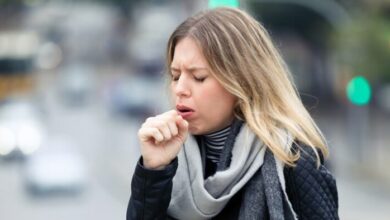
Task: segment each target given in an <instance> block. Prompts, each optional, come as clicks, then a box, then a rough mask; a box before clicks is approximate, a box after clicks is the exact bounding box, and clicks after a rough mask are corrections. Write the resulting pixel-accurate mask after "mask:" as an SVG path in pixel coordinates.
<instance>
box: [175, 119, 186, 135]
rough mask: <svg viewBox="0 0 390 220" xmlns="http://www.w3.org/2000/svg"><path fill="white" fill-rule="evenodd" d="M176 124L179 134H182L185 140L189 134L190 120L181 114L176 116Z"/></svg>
mask: <svg viewBox="0 0 390 220" xmlns="http://www.w3.org/2000/svg"><path fill="white" fill-rule="evenodd" d="M176 124H177V126H178V130H179V134H178V135H179V136H181V137H182V138H183V140H185V139H186V137H187V134H188V122H187V121H186V120H184V119H183V118H182V117H181V116H180V115H179V116H177V118H176Z"/></svg>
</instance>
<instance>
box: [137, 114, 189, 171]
mask: <svg viewBox="0 0 390 220" xmlns="http://www.w3.org/2000/svg"><path fill="white" fill-rule="evenodd" d="M187 134H188V122H187V121H185V120H184V119H183V118H182V117H181V116H180V115H179V114H178V113H177V112H176V110H171V111H168V112H165V113H163V114H161V115H157V116H155V117H150V118H148V119H146V121H145V122H144V123H143V124H142V126H141V128H140V129H139V131H138V138H139V141H140V144H141V155H142V157H143V162H144V167H145V168H148V169H164V167H165V166H167V165H168V164H170V163H171V161H172V160H173V159H175V157H176V156H177V154H178V153H179V151H180V149H181V147H182V145H183V143H184V141H185V140H186V138H187Z"/></svg>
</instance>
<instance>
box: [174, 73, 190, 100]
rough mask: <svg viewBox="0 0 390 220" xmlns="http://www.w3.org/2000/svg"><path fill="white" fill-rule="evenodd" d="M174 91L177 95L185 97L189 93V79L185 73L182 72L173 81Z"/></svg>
mask: <svg viewBox="0 0 390 220" xmlns="http://www.w3.org/2000/svg"><path fill="white" fill-rule="evenodd" d="M173 89H174V93H175V95H176V96H178V97H186V96H190V95H191V90H190V85H189V80H188V78H187V76H186V75H185V74H182V75H181V76H180V78H179V79H178V80H177V81H176V83H174V86H173Z"/></svg>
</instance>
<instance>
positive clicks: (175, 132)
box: [168, 121, 179, 136]
mask: <svg viewBox="0 0 390 220" xmlns="http://www.w3.org/2000/svg"><path fill="white" fill-rule="evenodd" d="M168 128H169V130H170V131H171V134H172V136H176V135H178V134H179V130H178V128H177V125H176V123H175V121H170V122H168Z"/></svg>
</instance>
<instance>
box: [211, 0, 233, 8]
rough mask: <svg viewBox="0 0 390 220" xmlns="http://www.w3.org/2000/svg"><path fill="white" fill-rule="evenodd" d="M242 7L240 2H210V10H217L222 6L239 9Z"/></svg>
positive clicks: (222, 0)
mask: <svg viewBox="0 0 390 220" xmlns="http://www.w3.org/2000/svg"><path fill="white" fill-rule="evenodd" d="M239 5H240V3H239V1H238V0H209V8H216V7H220V6H228V7H232V8H238V6H239Z"/></svg>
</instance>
